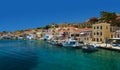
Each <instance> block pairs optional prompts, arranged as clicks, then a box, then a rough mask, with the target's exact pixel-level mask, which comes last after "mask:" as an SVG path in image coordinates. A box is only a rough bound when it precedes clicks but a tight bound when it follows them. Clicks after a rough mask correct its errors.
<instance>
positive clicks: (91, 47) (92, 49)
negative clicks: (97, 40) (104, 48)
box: [82, 45, 98, 52]
mask: <svg viewBox="0 0 120 70" xmlns="http://www.w3.org/2000/svg"><path fill="white" fill-rule="evenodd" d="M82 50H83V51H84V52H95V51H98V49H97V48H96V47H95V46H94V45H85V46H83V47H82Z"/></svg>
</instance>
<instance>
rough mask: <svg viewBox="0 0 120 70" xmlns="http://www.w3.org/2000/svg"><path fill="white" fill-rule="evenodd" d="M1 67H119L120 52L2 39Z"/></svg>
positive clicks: (74, 69) (59, 69) (3, 69)
mask: <svg viewBox="0 0 120 70" xmlns="http://www.w3.org/2000/svg"><path fill="white" fill-rule="evenodd" d="M0 70H120V52H116V51H108V50H102V49H99V51H98V52H94V53H84V52H82V50H81V49H74V48H64V47H58V46H53V45H50V44H48V43H46V42H44V41H22V40H19V41H17V40H1V41H0Z"/></svg>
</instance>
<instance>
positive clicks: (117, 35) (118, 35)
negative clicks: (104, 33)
mask: <svg viewBox="0 0 120 70" xmlns="http://www.w3.org/2000/svg"><path fill="white" fill-rule="evenodd" d="M115 37H116V38H120V30H117V31H116V32H115Z"/></svg>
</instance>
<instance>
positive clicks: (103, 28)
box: [92, 23, 111, 42]
mask: <svg viewBox="0 0 120 70" xmlns="http://www.w3.org/2000/svg"><path fill="white" fill-rule="evenodd" d="M92 28H93V32H92V34H93V35H92V36H93V41H95V42H105V41H106V39H108V38H110V37H111V34H110V24H108V23H98V24H94V25H93V26H92Z"/></svg>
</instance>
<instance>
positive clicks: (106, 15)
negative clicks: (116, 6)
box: [100, 11, 117, 23]
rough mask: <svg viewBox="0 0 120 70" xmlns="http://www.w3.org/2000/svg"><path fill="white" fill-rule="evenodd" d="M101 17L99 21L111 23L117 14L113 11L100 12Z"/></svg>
mask: <svg viewBox="0 0 120 70" xmlns="http://www.w3.org/2000/svg"><path fill="white" fill-rule="evenodd" d="M100 15H101V17H100V21H102V22H108V23H112V22H113V21H115V20H116V17H117V15H116V14H115V13H114V12H112V13H111V12H104V11H102V12H101V14H100Z"/></svg>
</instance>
